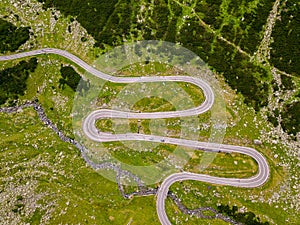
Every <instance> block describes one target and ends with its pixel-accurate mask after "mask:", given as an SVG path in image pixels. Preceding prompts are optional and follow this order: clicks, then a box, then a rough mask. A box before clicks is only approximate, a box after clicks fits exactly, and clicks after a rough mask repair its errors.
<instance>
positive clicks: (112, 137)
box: [0, 48, 270, 225]
mask: <svg viewBox="0 0 300 225" xmlns="http://www.w3.org/2000/svg"><path fill="white" fill-rule="evenodd" d="M41 54H56V55H60V56H63V57H65V58H67V59H69V60H71V61H73V62H74V63H75V64H77V65H78V66H80V67H82V68H83V69H85V70H86V71H87V72H89V73H91V74H93V75H95V76H97V77H99V78H101V79H104V80H107V81H111V82H115V83H135V82H140V83H147V82H186V83H191V84H194V85H196V86H198V87H199V88H201V89H202V90H203V93H204V96H205V100H204V102H203V103H202V104H201V105H200V106H198V107H195V108H191V109H186V110H182V111H170V112H153V113H133V112H124V111H117V110H109V109H100V110H96V111H93V112H92V113H90V114H89V115H88V116H87V117H86V118H85V119H84V121H83V125H82V129H83V131H84V133H85V135H86V136H87V137H88V138H90V139H91V140H93V141H96V142H111V141H125V140H139V141H150V142H163V143H169V144H175V145H181V146H186V147H191V148H196V149H201V150H203V151H211V152H226V153H232V152H235V153H240V154H245V155H248V156H250V157H252V158H253V159H254V160H255V161H256V162H257V164H258V173H257V174H256V175H255V176H253V177H250V178H245V179H237V178H224V177H214V176H209V175H204V174H196V173H189V172H181V173H175V174H172V175H170V176H169V177H167V178H166V179H165V180H164V181H163V182H162V184H161V186H160V188H159V190H158V192H157V202H156V208H157V213H158V217H159V220H160V222H161V223H162V224H163V225H169V224H171V223H170V221H169V219H168V217H167V214H166V211H165V199H166V197H167V194H168V191H169V187H170V186H171V185H172V184H173V183H175V182H177V181H183V180H196V181H202V182H208V183H213V184H219V185H229V186H236V187H244V188H255V187H258V186H261V185H263V184H264V183H265V182H266V181H267V179H268V177H269V173H270V170H269V166H268V163H267V161H266V159H265V158H264V156H263V155H262V154H261V153H259V152H258V151H256V150H255V149H253V148H249V147H241V146H233V145H224V144H217V143H215V144H214V143H205V142H199V141H194V140H186V139H179V138H169V137H162V136H155V135H144V134H135V133H125V134H109V133H104V132H100V131H99V130H98V129H97V128H96V126H95V122H96V121H97V120H98V119H102V118H127V119H133V118H134V119H157V118H174V117H185V116H193V115H198V114H201V113H204V112H206V111H208V110H209V109H210V108H211V107H212V105H213V103H214V93H213V91H212V89H211V87H210V86H209V85H208V84H207V83H206V82H204V81H202V80H201V79H199V78H196V77H190V76H158V77H115V76H110V75H108V74H105V73H102V72H101V71H98V70H96V69H95V68H93V67H92V66H90V65H88V64H87V63H85V62H84V61H82V60H81V59H80V58H78V57H77V56H75V55H73V54H71V53H69V52H67V51H64V50H60V49H53V48H45V49H40V50H33V51H30V52H23V53H18V54H13V55H5V56H0V61H4V60H14V59H18V58H23V57H29V56H36V55H41Z"/></svg>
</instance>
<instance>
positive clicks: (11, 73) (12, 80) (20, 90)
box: [0, 58, 38, 105]
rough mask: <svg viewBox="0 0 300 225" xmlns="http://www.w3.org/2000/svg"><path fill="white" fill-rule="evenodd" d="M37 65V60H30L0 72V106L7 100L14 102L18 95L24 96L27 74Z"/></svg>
mask: <svg viewBox="0 0 300 225" xmlns="http://www.w3.org/2000/svg"><path fill="white" fill-rule="evenodd" d="M37 64H38V63H37V59H36V58H31V59H30V60H28V61H21V62H19V63H18V64H17V65H15V66H13V67H10V68H6V69H4V70H1V71H0V105H2V104H4V103H5V102H6V101H7V100H8V99H10V100H15V99H18V97H19V96H20V95H24V92H25V90H26V88H27V84H26V80H27V78H28V76H29V72H34V71H35V69H36V67H37ZM12 102H13V101H12Z"/></svg>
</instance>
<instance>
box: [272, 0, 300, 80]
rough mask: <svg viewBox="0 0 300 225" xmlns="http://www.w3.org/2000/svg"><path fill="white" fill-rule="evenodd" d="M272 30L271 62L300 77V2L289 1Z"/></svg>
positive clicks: (295, 0)
mask: <svg viewBox="0 0 300 225" xmlns="http://www.w3.org/2000/svg"><path fill="white" fill-rule="evenodd" d="M285 4H286V6H285V8H284V9H283V10H282V12H281V15H280V17H281V19H280V20H277V21H276V24H275V27H274V29H273V31H272V37H273V39H274V42H272V44H271V63H272V64H273V65H274V66H275V67H277V68H278V69H280V70H282V71H285V72H287V73H289V74H292V75H294V76H298V77H300V72H299V71H300V63H299V57H300V4H299V1H297V0H290V1H287V2H286V3H285Z"/></svg>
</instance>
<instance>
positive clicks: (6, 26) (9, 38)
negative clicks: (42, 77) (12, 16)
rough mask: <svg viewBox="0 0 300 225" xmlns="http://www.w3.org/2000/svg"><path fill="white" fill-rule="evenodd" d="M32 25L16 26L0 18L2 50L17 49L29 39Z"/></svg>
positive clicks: (0, 44) (0, 49)
mask: <svg viewBox="0 0 300 225" xmlns="http://www.w3.org/2000/svg"><path fill="white" fill-rule="evenodd" d="M29 30H30V27H19V28H18V27H16V26H15V25H13V24H12V23H10V22H8V21H6V20H4V19H1V18H0V52H1V53H4V52H7V51H11V52H13V51H15V50H17V49H18V48H19V47H20V46H21V45H22V44H24V43H25V42H26V41H28V39H29V34H30V33H29Z"/></svg>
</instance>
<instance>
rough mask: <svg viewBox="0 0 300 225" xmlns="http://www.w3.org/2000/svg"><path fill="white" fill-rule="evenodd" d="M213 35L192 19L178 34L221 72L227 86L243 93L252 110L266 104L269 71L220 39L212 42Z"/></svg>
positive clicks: (194, 50)
mask: <svg viewBox="0 0 300 225" xmlns="http://www.w3.org/2000/svg"><path fill="white" fill-rule="evenodd" d="M187 24H189V25H187ZM213 39H214V34H212V33H210V32H208V31H207V30H205V29H204V28H203V27H201V26H200V25H199V22H196V21H194V20H190V21H188V23H186V24H185V25H184V26H183V27H182V29H181V31H180V36H178V40H179V41H180V42H182V43H184V45H185V47H187V48H189V49H190V50H192V51H193V52H195V53H196V54H197V55H199V56H200V57H201V58H202V59H203V60H204V61H206V62H207V63H208V64H209V65H210V66H211V67H213V68H214V69H215V70H216V71H217V72H218V73H221V74H223V76H224V77H225V80H226V82H227V83H228V84H229V85H230V87H231V88H232V89H234V90H236V91H237V92H239V93H241V94H242V95H243V96H244V99H245V103H246V104H248V105H251V106H253V107H254V108H255V110H259V108H260V107H262V106H266V105H267V99H268V95H269V85H268V83H269V79H270V76H269V74H268V72H267V71H266V70H265V69H264V68H263V67H261V66H259V65H256V64H254V63H252V62H250V59H249V57H248V56H246V55H244V54H242V53H240V52H237V51H236V50H235V48H234V47H233V46H231V45H229V44H227V43H226V42H224V41H222V40H216V41H215V42H214V43H212V40H213Z"/></svg>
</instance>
